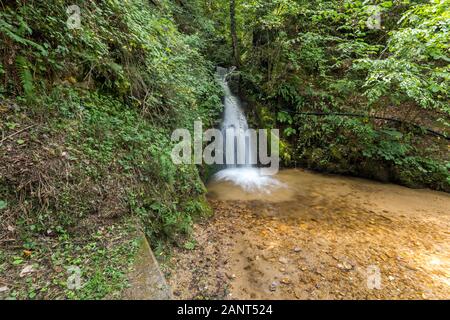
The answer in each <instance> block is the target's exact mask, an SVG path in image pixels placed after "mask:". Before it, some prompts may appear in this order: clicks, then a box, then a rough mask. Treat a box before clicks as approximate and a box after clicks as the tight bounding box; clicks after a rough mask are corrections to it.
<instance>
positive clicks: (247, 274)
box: [169, 170, 450, 299]
mask: <svg viewBox="0 0 450 320" xmlns="http://www.w3.org/2000/svg"><path fill="white" fill-rule="evenodd" d="M277 178H278V179H279V180H280V181H282V182H284V183H285V185H286V187H284V188H280V189H279V190H276V191H274V192H272V193H271V194H266V193H264V192H263V193H245V192H243V191H242V190H240V188H238V187H236V186H233V185H231V184H228V183H215V184H211V185H210V186H209V187H208V189H209V190H210V194H209V198H210V202H211V204H212V206H213V207H214V209H215V213H216V214H215V216H214V218H212V219H210V220H209V221H206V222H203V223H200V224H197V225H196V226H195V229H194V237H195V239H196V241H197V246H196V248H195V249H194V250H185V249H178V250H177V251H176V252H175V254H174V256H173V259H172V261H171V264H172V271H171V276H170V278H169V282H170V284H171V285H172V287H173V289H174V294H175V296H176V298H184V299H190V298H197V299H203V298H209V299H211V298H229V299H412V298H417V299H449V298H450V232H449V231H450V195H448V194H445V193H439V192H433V191H428V190H412V189H407V188H403V187H400V186H396V185H389V184H380V183H376V182H371V181H367V180H362V179H355V178H346V177H338V176H326V175H320V174H313V173H309V172H304V171H300V170H286V171H283V172H281V173H280V174H279V175H278V176H277Z"/></svg>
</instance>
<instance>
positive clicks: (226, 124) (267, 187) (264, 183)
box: [214, 67, 282, 192]
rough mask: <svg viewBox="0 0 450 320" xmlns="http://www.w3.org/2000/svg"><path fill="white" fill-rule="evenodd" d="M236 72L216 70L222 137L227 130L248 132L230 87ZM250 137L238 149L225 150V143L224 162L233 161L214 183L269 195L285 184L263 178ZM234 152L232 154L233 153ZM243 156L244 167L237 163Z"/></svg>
mask: <svg viewBox="0 0 450 320" xmlns="http://www.w3.org/2000/svg"><path fill="white" fill-rule="evenodd" d="M232 71H233V70H229V69H226V68H221V67H217V73H216V77H217V81H218V82H219V83H220V85H221V86H222V88H223V91H224V94H225V99H224V114H223V120H222V128H221V130H222V134H223V135H224V136H225V135H226V134H225V132H226V131H227V130H230V129H232V130H234V131H235V132H245V131H246V130H247V129H248V123H247V119H246V117H245V115H244V112H243V111H242V108H241V105H240V100H239V98H238V97H236V96H235V95H233V93H232V92H231V89H230V86H229V84H228V80H227V78H228V76H229V74H230V73H231V72H232ZM252 142H253V141H252V140H251V137H248V138H247V139H246V141H245V143H235V147H234V148H233V149H231V150H229V148H226V143H225V144H224V154H225V159H234V161H232V162H231V163H230V162H229V161H225V163H226V168H225V169H223V170H221V171H219V172H217V173H216V174H215V175H214V179H215V180H218V181H220V180H222V181H230V182H232V183H234V184H235V185H238V186H240V187H241V188H243V189H244V190H245V191H248V192H251V191H264V192H270V191H271V189H273V188H276V187H280V186H282V184H281V183H280V182H278V180H276V179H274V178H271V177H270V176H263V175H261V174H260V171H259V169H258V168H256V167H255V166H254V164H256V154H257V150H255V149H256V148H255V146H256V143H252ZM230 153H233V154H230ZM239 154H241V155H244V162H243V164H238V163H241V162H238V161H237V159H238V155H239Z"/></svg>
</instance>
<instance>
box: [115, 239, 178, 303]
mask: <svg viewBox="0 0 450 320" xmlns="http://www.w3.org/2000/svg"><path fill="white" fill-rule="evenodd" d="M128 278H129V281H130V288H128V289H126V290H125V292H124V299H127V300H169V299H170V300H171V299H173V295H172V290H171V288H170V287H169V286H168V285H167V283H166V279H165V278H164V275H163V273H162V272H161V270H160V268H159V264H158V262H157V261H156V259H155V256H154V255H153V252H152V249H151V248H150V245H149V244H148V241H147V239H146V237H145V235H144V234H142V235H141V244H140V247H139V250H138V252H137V256H136V260H135V263H134V266H133V271H131V272H130V274H129V275H128Z"/></svg>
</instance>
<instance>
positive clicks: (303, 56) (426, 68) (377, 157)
mask: <svg viewBox="0 0 450 320" xmlns="http://www.w3.org/2000/svg"><path fill="white" fill-rule="evenodd" d="M449 5H450V2H449V1H447V0H442V1H438V0H436V1H434V0H433V1H382V0H378V1H372V2H368V1H319V0H314V1H303V0H273V1H265V0H252V1H238V4H237V6H238V8H239V9H240V10H238V15H239V16H238V17H237V19H238V21H240V25H239V26H240V28H238V29H239V37H240V41H241V46H242V51H243V53H242V57H243V64H242V70H240V75H241V82H242V88H244V90H245V92H246V95H247V97H248V98H249V100H250V101H251V103H252V104H253V105H255V106H256V108H257V112H256V114H258V117H259V119H258V120H259V121H260V122H261V123H263V124H265V125H269V126H270V127H277V128H280V129H282V130H281V131H280V132H281V133H282V137H281V141H282V143H284V144H286V145H291V146H292V147H293V149H292V152H293V154H286V153H282V154H283V156H284V161H285V162H286V163H289V164H291V165H293V164H295V162H302V163H306V164H307V165H308V166H310V167H314V168H316V169H322V170H329V171H335V172H340V173H351V174H355V175H364V176H370V177H374V176H376V175H377V173H376V172H377V171H378V172H382V173H383V172H390V173H389V175H390V177H389V178H391V179H392V180H395V181H399V182H401V183H404V184H407V185H419V184H421V183H422V184H423V185H427V186H430V187H434V188H439V189H442V188H443V186H446V185H447V179H448V177H449V174H448V172H446V171H445V170H444V169H443V168H445V164H446V162H448V161H449V160H450V159H449V158H448V149H447V145H446V144H445V142H444V141H442V140H439V139H437V138H433V137H432V136H426V135H424V132H423V131H421V130H417V129H416V128H415V127H414V126H409V125H405V124H399V123H398V122H392V121H372V120H369V119H370V118H367V119H364V117H363V118H362V119H359V120H358V118H351V117H350V118H347V117H331V118H330V117H318V118H316V117H315V116H301V114H302V113H303V112H312V113H331V114H333V113H349V114H362V115H363V116H364V115H367V116H381V117H387V118H395V119H399V120H402V121H405V122H412V123H416V124H418V125H419V126H423V127H428V128H432V129H435V130H437V131H439V132H442V133H443V134H444V135H445V134H446V133H447V134H448V126H449V123H448V119H449V116H450V113H449V110H450V109H449V108H450V104H449V101H450V97H449V92H450V87H449V84H450V82H449V79H450V77H449V70H450V69H449V68H450V64H449V62H450V58H449V44H450V42H449V39H450V35H449V26H450V24H449V12H450V10H449ZM216 6H218V7H220V6H222V8H224V7H225V6H226V3H225V2H220V3H218V4H216ZM377 13H379V14H380V19H381V21H380V25H379V28H378V26H377V25H376V24H377V17H376V14H377ZM222 15H223V14H222ZM222 15H221V14H219V13H217V14H216V15H214V14H211V16H212V17H213V19H219V18H223V17H222ZM218 23H219V24H220V28H224V29H225V31H224V33H226V34H228V33H229V28H228V27H227V25H226V23H224V24H222V22H220V21H219V22H218ZM227 28H228V29H227ZM223 45H226V46H229V45H230V44H229V43H224V44H223ZM312 125H314V127H311V126H312ZM339 126H341V127H339ZM425 146H430V147H425ZM411 159H414V160H411ZM358 163H360V164H358ZM420 163H433V165H429V166H427V168H428V169H427V170H426V171H427V172H428V174H429V176H428V177H430V176H432V177H433V179H435V180H433V181H431V180H430V179H429V178H428V177H427V174H424V173H423V170H422V169H423V165H420ZM432 168H439V169H436V170H434V169H432ZM431 172H439V174H431ZM381 175H384V174H381ZM407 176H408V177H409V178H401V177H407ZM379 178H382V177H379ZM383 179H384V178H383ZM414 179H416V180H414ZM384 180H386V179H384ZM388 180H389V179H388ZM446 188H447V187H445V188H444V189H446Z"/></svg>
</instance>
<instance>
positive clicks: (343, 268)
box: [337, 261, 353, 271]
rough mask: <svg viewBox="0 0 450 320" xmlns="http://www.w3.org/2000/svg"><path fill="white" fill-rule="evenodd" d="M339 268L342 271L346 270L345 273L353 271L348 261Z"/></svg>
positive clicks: (339, 265) (340, 264)
mask: <svg viewBox="0 0 450 320" xmlns="http://www.w3.org/2000/svg"><path fill="white" fill-rule="evenodd" d="M337 267H338V268H339V269H341V270H344V271H350V270H352V269H353V266H352V265H351V264H350V263H348V262H346V261H344V262H342V263H338V265H337Z"/></svg>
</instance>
